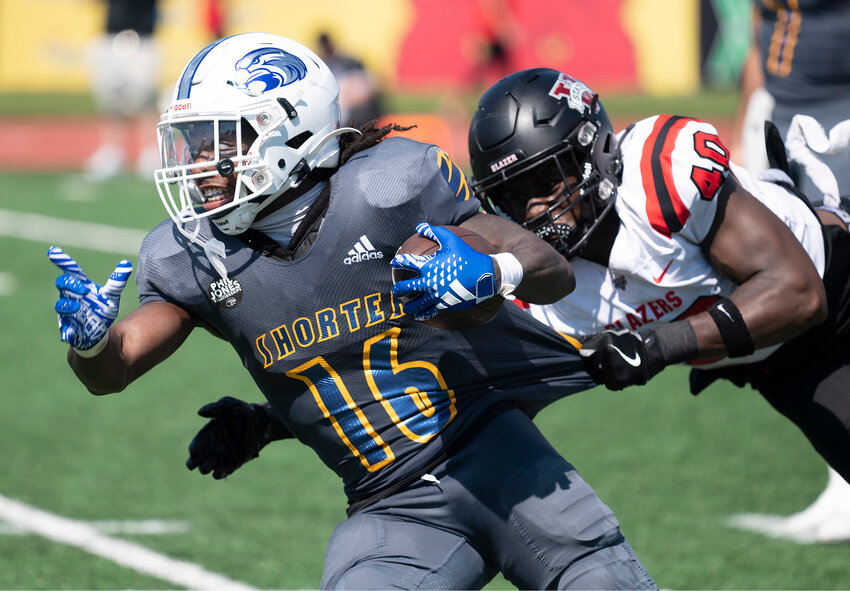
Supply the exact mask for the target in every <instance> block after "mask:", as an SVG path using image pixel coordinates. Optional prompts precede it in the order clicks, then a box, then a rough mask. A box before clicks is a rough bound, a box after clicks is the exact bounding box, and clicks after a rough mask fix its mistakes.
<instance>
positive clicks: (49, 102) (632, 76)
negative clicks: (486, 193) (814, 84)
mask: <svg viewBox="0 0 850 591" xmlns="http://www.w3.org/2000/svg"><path fill="white" fill-rule="evenodd" d="M110 4H112V3H110V2H107V1H105V0H103V1H101V0H0V117H2V119H0V133H2V134H3V136H4V137H5V138H7V140H6V141H4V142H2V143H3V145H2V146H0V167H2V168H3V169H16V168H33V167H35V168H39V167H44V166H50V167H51V168H52V169H66V170H73V169H78V168H81V167H85V164H86V160H85V159H86V158H88V157H91V156H92V155H94V154H95V152H96V151H97V149H98V148H99V147H100V146H101V145H102V144H104V143H110V142H111V143H113V144H117V143H118V142H119V141H120V138H119V136H121V135H123V136H125V137H126V136H128V135H133V137H131V138H128V139H126V142H127V143H128V144H127V147H125V148H124V150H125V152H129V154H128V153H125V154H123V155H122V156H123V160H124V162H123V164H125V165H126V164H129V163H130V162H131V161H132V160H133V159H134V158H136V159H137V158H138V157H139V156H140V155H141V154H140V152H141V151H142V149H143V147H144V146H143V145H140V143H141V144H145V145H147V144H149V143H150V142H152V141H153V138H154V133H153V129H152V127H151V118H150V117H149V118H148V119H146V120H145V123H146V125H147V127H146V129H147V130H148V133H147V135H144V134H142V133H138V132H135V133H134V134H131V133H129V132H115V131H114V130H113V132H110V131H109V130H108V129H107V130H104V129H103V127H104V126H103V125H100V127H99V128H98V129H100V130H101V131H100V133H99V135H98V134H92V133H80V130H87V129H88V130H90V129H92V125H93V122H92V120H91V118H92V117H95V116H100V117H103V116H104V115H112V116H113V118H116V116H117V117H122V118H125V119H126V118H129V117H130V116H131V115H133V116H135V115H136V114H137V111H138V110H139V108H140V107H141V106H148V105H134V104H129V103H133V102H141V101H138V100H137V99H138V96H139V94H140V93H136V94H135V95H134V96H133V97H132V98H131V97H121V96H120V94H117V95H115V94H114V95H112V96H111V97H110V96H107V97H103V96H101V95H103V94H104V92H105V91H104V90H103V87H104V86H108V81H104V72H110V71H111V70H110V65H109V62H108V54H109V53H110V51H111V52H112V59H113V60H116V59H119V58H120V57H121V56H123V57H124V59H126V60H127V61H126V63H127V64H132V65H129V66H127V67H124V68H122V67H120V66H118V67H117V73H118V74H120V73H122V72H123V74H124V75H125V76H128V75H130V74H133V73H135V74H137V77H139V76H141V77H143V79H144V81H145V82H141V83H140V84H143V85H146V86H145V88H144V89H143V92H142V93H141V94H144V93H146V92H149V91H150V90H155V91H156V92H157V93H158V94H157V96H158V101H157V104H156V105H154V106H152V107H151V110H150V112H151V113H154V114H155V113H157V112H161V111H162V110H164V106H163V105H164V103H163V99H164V98H165V97H167V94H168V92H170V87H171V85H172V84H173V83H174V81H175V80H176V77H177V76H178V75H179V73H180V70H181V69H182V67H183V66H184V65H185V64H186V63H187V62H188V60H189V59H190V58H191V57H192V56H193V55H194V54H195V53H196V52H197V51H198V50H199V49H200V48H201V47H203V46H204V45H206V44H207V43H209V42H210V41H212V40H213V39H215V38H218V37H219V36H224V35H230V34H234V33H239V32H248V31H259V30H262V31H270V32H274V33H278V34H281V35H284V36H287V37H291V38H294V39H296V40H298V41H300V42H302V43H304V44H305V45H307V46H309V47H311V48H312V49H314V50H316V51H318V52H320V53H321V54H322V55H323V56H325V57H327V56H328V55H329V54H328V52H327V49H328V47H330V48H332V49H333V50H335V58H334V60H333V61H334V62H335V63H336V64H337V68H336V69H335V71H336V73H337V74H342V73H344V72H350V71H351V70H355V71H358V72H359V73H360V74H364V75H361V76H359V81H358V77H357V76H353V77H350V79H349V80H348V83H346V81H345V79H346V77H345V76H341V77H340V79H341V83H342V87H343V92H342V94H343V97H342V98H343V106H344V107H345V106H346V100H348V101H349V102H355V103H360V104H362V103H363V102H364V101H366V100H375V101H377V102H378V108H379V109H380V114H384V115H387V116H390V115H392V116H394V117H392V119H393V120H395V121H398V122H400V123H409V122H415V123H416V124H417V125H418V128H417V130H416V131H414V132H413V135H414V136H415V137H416V138H417V139H420V138H424V139H427V140H429V141H432V142H435V143H438V144H439V145H440V146H441V147H443V149H445V150H447V151H449V152H450V153H452V154H453V155H454V157H455V158H456V159H457V160H458V161H459V163H463V162H464V161H465V152H466V122H467V121H468V117H469V114H470V112H471V110H472V109H473V108H474V105H475V101H476V99H477V97H478V95H479V94H480V92H481V91H482V90H483V89H485V88H486V87H488V86H489V85H490V84H492V83H493V82H495V81H496V80H497V79H498V78H500V77H502V76H503V75H505V74H507V73H510V72H512V71H515V70H518V69H522V68H528V67H537V66H546V67H553V68H557V69H560V70H562V71H564V72H567V73H569V74H571V75H572V76H574V77H576V78H579V79H580V80H582V81H584V82H586V83H587V84H589V85H590V87H591V88H593V89H594V90H595V91H597V92H599V93H600V94H601V96H602V97H603V99H604V102H605V104H606V106H607V108H608V111H609V113H611V114H612V115H613V116H615V118H617V121H615V123H617V122H618V121H619V122H623V123H624V124H625V123H628V121H627V119H628V118H629V117H633V116H640V115H642V114H645V113H652V114H655V113H657V112H663V111H666V110H670V109H669V107H670V106H671V105H674V106H675V105H679V104H683V103H682V102H681V101H675V102H671V101H670V99H672V98H683V97H692V98H693V99H694V101H695V104H691V103H687V105H688V106H689V107H691V108H692V109H695V110H696V111H697V112H689V113H684V114H692V115H702V116H704V117H706V118H710V120H719V121H718V123H719V124H720V125H721V126H722V125H724V124H725V123H726V121H725V120H726V119H728V118H729V117H730V116H731V115H732V114H733V112H734V109H735V107H736V105H737V96H736V92H735V90H736V88H737V81H738V75H739V72H740V70H741V65H742V63H743V60H744V57H745V54H746V51H747V49H748V47H749V44H750V40H751V37H752V35H751V30H750V12H751V4H750V2H749V1H747V0H676V1H675V2H669V1H665V0H591V1H584V0H357V1H350V0H314V1H312V2H296V1H293V0H159V1H158V2H153V1H151V0H144V1H141V2H131V1H128V0H123V1H119V2H114V4H115V5H117V6H118V8H114V9H113V10H115V11H122V12H124V13H126V14H125V15H124V16H123V17H116V16H115V15H114V14H113V15H110V13H109V7H110ZM122 4H125V5H127V6H129V7H130V8H126V7H125V8H123V9H122V8H121V7H120V5H122ZM122 18H123V22H119V21H121V19H122ZM110 26H111V28H112V29H115V30H111V31H110V30H108V29H109V28H110ZM121 27H136V28H138V29H140V37H136V38H132V37H130V38H127V37H126V36H124V37H122V36H121V35H119V34H118V33H119V32H120V31H119V30H118V29H121ZM140 38H141V40H142V43H141V47H140V41H139V39H140ZM148 40H149V43H148V45H149V46H145V42H146V41H148ZM321 41H325V42H326V43H325V44H324V47H323V44H322V43H321ZM105 55H106V57H105ZM142 58H144V59H142ZM621 97H622V99H621ZM110 99H111V104H110ZM134 99H136V100H134ZM165 100H166V101H167V98H166V99H165ZM623 100H625V102H622V101H623ZM117 102H121V103H122V105H121V106H118V105H116V103H117ZM104 103H106V104H104ZM665 107H666V109H665ZM373 108H374V107H373ZM122 109H123V112H122ZM134 109H135V111H134ZM57 118H61V120H62V121H63V123H62V125H57V124H56V123H57V121H56V119H57ZM344 120H345V116H344ZM153 121H154V122H155V121H156V119H155V118H154V119H153ZM124 126H125V127H127V126H129V124H128V123H126V122H125V123H124ZM113 127H117V125H113ZM43 130H47V132H49V133H50V134H51V136H52V137H54V138H55V139H54V141H52V142H47V143H45V142H42V141H36V140H35V137H36V135H38V134H41V133H44V131H43ZM57 133H67V134H69V137H70V136H73V138H74V140H73V145H74V149H73V150H68V149H67V141H63V140H61V139H59V136H57V135H56V134H57ZM110 133H111V136H110ZM13 134H14V135H13ZM10 140H11V141H10ZM34 145H38V146H39V151H40V157H39V158H32V157H31V156H30V155H29V154H28V153H27V152H28V148H29V147H30V146H34ZM45 151H49V152H50V154H47V153H45ZM54 152H55V153H54ZM116 158H117V157H116ZM105 160H108V159H105ZM137 163H139V162H138V161H137ZM92 164H95V162H94V161H92ZM101 164H103V162H101ZM107 164H109V165H111V168H114V169H116V171H117V169H118V168H120V166H115V165H114V164H115V163H114V162H112V163H107ZM139 164H143V165H145V166H147V167H150V165H149V163H139ZM101 168H102V167H101ZM110 170H111V169H110ZM106 172H109V171H106ZM98 174H101V175H103V174H104V172H103V171H101V172H100V173H98Z"/></svg>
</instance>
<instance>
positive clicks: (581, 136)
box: [469, 68, 622, 258]
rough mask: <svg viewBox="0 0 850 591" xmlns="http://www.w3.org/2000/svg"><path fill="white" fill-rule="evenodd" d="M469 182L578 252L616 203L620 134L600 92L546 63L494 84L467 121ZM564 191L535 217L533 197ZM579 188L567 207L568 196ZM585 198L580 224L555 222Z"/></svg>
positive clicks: (497, 206)
mask: <svg viewBox="0 0 850 591" xmlns="http://www.w3.org/2000/svg"><path fill="white" fill-rule="evenodd" d="M469 155H470V164H471V166H472V174H473V177H474V180H473V182H472V188H473V191H474V192H475V195H476V197H477V198H478V199H479V200H480V201H481V203H482V205H483V206H484V209H485V210H487V211H489V212H491V213H496V214H499V215H501V216H504V217H508V218H510V219H512V220H514V221H515V222H517V223H520V224H522V225H523V226H524V227H525V228H526V229H528V230H531V231H532V232H535V233H536V234H537V235H538V236H540V237H541V238H543V239H544V240H546V241H547V242H549V243H550V244H552V246H554V247H555V248H556V249H557V250H558V252H560V253H561V254H563V255H564V256H565V257H566V258H570V257H572V256H574V255H576V254H577V253H578V252H579V251H580V250H581V248H582V247H583V246H584V244H585V243H586V241H587V238H588V237H589V236H590V234H591V233H592V232H593V231H594V230H595V229H596V227H597V226H598V225H599V222H600V220H601V219H602V218H603V217H604V215H605V214H606V213H607V212H608V211H609V210H610V209H611V208H612V207H613V205H614V195H615V192H616V189H617V186H618V185H619V183H620V175H621V170H622V166H621V162H620V154H619V150H618V148H617V138H616V135H615V134H614V129H613V127H612V126H611V121H610V119H608V115H607V114H606V113H605V109H604V108H603V107H602V103H600V102H599V97H598V95H597V94H596V93H594V92H593V91H592V90H590V88H588V87H587V86H586V85H585V84H584V83H582V82H580V81H578V80H575V79H574V78H571V77H570V76H567V75H566V74H563V73H561V72H559V71H557V70H552V69H549V68H535V69H531V70H522V71H520V72H516V73H514V74H511V75H510V76H506V77H505V78H502V79H501V80H500V81H499V82H497V83H496V84H494V85H493V86H492V87H491V88H490V89H489V90H487V92H485V93H484V95H483V96H482V97H481V100H480V101H479V103H478V108H477V109H476V111H475V114H474V115H473V117H472V122H471V123H470V127H469ZM560 182H563V183H564V186H565V190H564V191H563V192H562V193H560V194H559V195H558V197H557V198H556V199H555V200H554V202H552V203H551V205H550V206H549V207H548V208H547V210H546V211H545V212H544V213H542V214H541V215H538V216H535V217H534V218H533V219H531V220H526V219H525V213H524V212H525V207H526V204H527V203H528V201H529V199H531V198H532V197H535V196H543V195H550V194H551V193H552V192H553V191H554V190H555V189H554V188H555V187H556V186H557V184H558V183H560ZM576 192H578V193H579V195H580V196H579V198H577V199H575V200H574V201H573V202H572V203H570V204H569V206H568V207H567V208H565V209H559V208H560V207H563V204H564V202H565V201H567V200H568V199H570V197H571V196H572V195H574V194H576ZM578 203H581V204H582V206H581V209H580V212H579V215H578V216H577V219H578V226H577V227H575V228H571V227H570V226H569V225H567V224H557V223H555V222H556V220H557V219H558V218H559V217H561V216H562V215H563V214H564V213H565V212H567V211H569V210H571V209H572V208H574V207H576V205H577V204H578Z"/></svg>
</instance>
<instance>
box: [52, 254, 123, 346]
mask: <svg viewBox="0 0 850 591" xmlns="http://www.w3.org/2000/svg"><path fill="white" fill-rule="evenodd" d="M47 256H48V258H50V260H51V262H53V263H54V264H55V265H56V266H57V267H59V268H60V269H61V270H62V272H63V274H62V275H60V276H59V277H58V278H57V279H56V288H57V289H58V290H59V300H58V301H57V302H56V305H55V306H54V307H55V310H56V313H57V315H58V316H59V339H60V340H61V341H62V342H65V343H68V344H69V345H71V346H72V347H74V349H76V350H77V352H82V354H83V356H92V355H94V354H96V353H97V352H99V351H100V350H101V349H102V348H103V347H104V346H105V345H106V340H105V339H104V337H106V335H107V332H108V330H109V327H110V326H111V325H112V323H113V322H114V321H115V317H116V316H118V303H119V301H120V299H121V292H122V291H123V290H124V287H126V285H127V280H128V279H129V278H130V273H132V272H133V265H132V264H131V263H130V261H127V260H123V261H121V262H120V263H118V266H117V267H116V268H115V271H114V272H113V273H112V275H110V276H109V279H108V280H107V282H106V284H105V285H103V286H100V285H98V284H97V283H95V282H94V281H92V280H91V279H89V278H88V277H86V274H85V273H83V270H82V269H81V268H80V266H79V265H78V264H77V263H76V262H75V261H74V259H72V258H71V257H69V256H68V255H67V254H65V253H64V252H63V251H62V249H61V248H59V247H58V246H51V247H50V248H49V249H48V251H47Z"/></svg>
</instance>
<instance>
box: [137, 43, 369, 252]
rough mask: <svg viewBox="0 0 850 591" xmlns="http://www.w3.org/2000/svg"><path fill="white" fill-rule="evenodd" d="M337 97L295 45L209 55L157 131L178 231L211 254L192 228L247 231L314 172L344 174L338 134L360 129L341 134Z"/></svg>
mask: <svg viewBox="0 0 850 591" xmlns="http://www.w3.org/2000/svg"><path fill="white" fill-rule="evenodd" d="M338 99H339V85H338V84H337V81H336V80H335V79H334V76H333V74H331V71H330V70H329V69H328V67H327V66H326V65H325V63H324V62H323V61H322V60H321V59H320V58H319V57H318V56H317V55H316V54H315V53H313V52H312V51H310V50H309V49H307V48H306V47H304V46H303V45H301V44H300V43H297V42H295V41H292V40H291V39H287V38H285V37H280V36H278V35H272V34H269V33H245V34H241V35H234V36H232V37H225V38H223V39H219V40H218V41H214V42H213V43H211V44H209V45H207V46H206V47H205V48H204V49H202V50H201V51H200V52H199V53H198V54H197V55H196V56H195V57H193V58H192V59H191V61H190V62H189V64H188V65H187V66H186V68H185V69H184V70H183V73H182V74H181V75H180V78H179V80H178V82H177V85H176V86H175V88H174V93H173V95H172V98H171V103H170V105H169V107H168V110H167V111H166V112H165V113H164V114H163V115H162V117H161V118H160V123H159V125H158V126H157V131H158V136H159V147H160V155H161V158H162V166H163V168H161V169H159V170H157V171H155V173H154V175H155V179H156V184H157V189H158V191H159V195H160V198H161V199H162V202H163V205H164V206H165V209H166V210H167V211H168V214H169V215H170V216H171V218H172V219H173V220H174V222H175V223H176V224H177V226H178V228H179V229H180V231H181V232H182V233H183V234H184V235H186V236H188V237H189V238H191V239H192V240H193V241H195V242H197V243H198V244H200V245H202V246H204V248H205V250H207V254H208V255H209V246H208V245H206V244H205V242H209V241H210V240H209V239H207V240H201V239H200V237H199V236H198V227H199V224H196V227H195V229H194V232H189V231H188V230H187V229H186V224H187V223H188V222H190V221H197V220H199V219H201V218H205V217H209V218H211V219H212V222H213V223H214V224H215V225H216V227H218V229H219V230H221V231H222V232H224V233H226V234H239V233H242V232H244V231H245V230H247V229H248V227H249V226H250V225H251V223H252V222H253V221H254V218H255V217H256V216H257V214H258V213H259V212H260V211H261V210H262V209H263V208H265V207H267V206H268V205H269V204H270V203H271V202H273V201H274V199H275V198H277V197H279V196H280V195H281V194H283V193H284V192H286V191H287V190H289V189H292V188H295V187H297V186H298V185H299V184H300V183H301V181H302V180H303V179H304V177H306V175H307V174H308V173H309V172H310V171H311V170H313V169H314V168H318V167H335V166H337V164H338V162H339V141H338V137H337V136H338V135H339V134H340V133H346V132H349V131H356V130H353V129H350V128H343V129H339V100H338ZM215 242H217V241H215ZM221 250H222V251H223V248H222V249H221ZM222 256H223V252H222ZM211 260H212V258H211ZM217 268H218V267H217Z"/></svg>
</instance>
